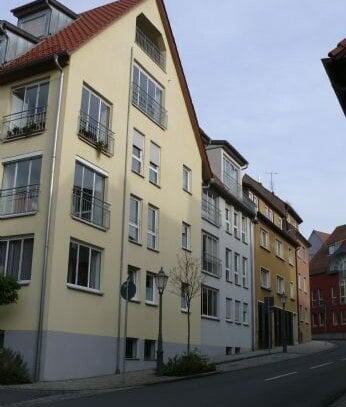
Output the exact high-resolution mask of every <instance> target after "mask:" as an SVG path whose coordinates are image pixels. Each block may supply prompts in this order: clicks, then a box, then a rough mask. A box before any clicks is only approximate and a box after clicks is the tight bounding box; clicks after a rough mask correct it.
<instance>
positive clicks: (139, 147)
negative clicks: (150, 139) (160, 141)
mask: <svg viewBox="0 0 346 407" xmlns="http://www.w3.org/2000/svg"><path fill="white" fill-rule="evenodd" d="M144 146H145V136H144V134H142V133H141V132H139V131H138V130H136V129H133V142H132V160H131V171H132V172H134V173H135V174H139V175H143V173H144ZM135 152H138V154H136V153H135ZM134 162H135V163H137V164H138V166H139V171H137V169H136V165H134Z"/></svg>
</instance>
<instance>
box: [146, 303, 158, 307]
mask: <svg viewBox="0 0 346 407" xmlns="http://www.w3.org/2000/svg"><path fill="white" fill-rule="evenodd" d="M145 305H148V307H155V308H157V307H158V305H157V304H156V303H155V302H150V301H145Z"/></svg>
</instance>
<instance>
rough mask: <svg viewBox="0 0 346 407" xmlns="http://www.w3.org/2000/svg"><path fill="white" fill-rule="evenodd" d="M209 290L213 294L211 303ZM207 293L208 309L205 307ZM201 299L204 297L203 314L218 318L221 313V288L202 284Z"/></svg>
mask: <svg viewBox="0 0 346 407" xmlns="http://www.w3.org/2000/svg"><path fill="white" fill-rule="evenodd" d="M209 292H210V293H211V296H212V302H211V304H209V295H208V293H209ZM206 294H207V299H206V309H205V307H204V305H205V304H204V298H205V295H206ZM201 299H202V304H201V314H202V316H203V317H207V318H214V319H217V318H218V315H219V290H217V289H215V288H212V287H208V286H205V285H202V295H201ZM205 310H206V311H207V312H206V313H205V312H204V311H205Z"/></svg>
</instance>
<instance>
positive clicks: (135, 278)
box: [127, 265, 140, 300]
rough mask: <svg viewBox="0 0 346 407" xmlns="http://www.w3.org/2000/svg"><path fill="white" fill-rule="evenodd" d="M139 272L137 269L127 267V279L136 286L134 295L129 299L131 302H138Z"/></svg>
mask: <svg viewBox="0 0 346 407" xmlns="http://www.w3.org/2000/svg"><path fill="white" fill-rule="evenodd" d="M139 270H140V269H139V268H138V267H134V266H130V265H129V266H128V267H127V275H128V278H129V280H130V281H131V282H132V283H133V284H134V285H135V286H136V294H135V295H134V297H132V298H131V300H138V298H139V281H140V278H139Z"/></svg>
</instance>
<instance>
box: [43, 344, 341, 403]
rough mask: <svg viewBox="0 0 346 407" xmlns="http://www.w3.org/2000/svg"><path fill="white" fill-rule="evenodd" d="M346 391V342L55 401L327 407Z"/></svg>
mask: <svg viewBox="0 0 346 407" xmlns="http://www.w3.org/2000/svg"><path fill="white" fill-rule="evenodd" d="M345 392H346V344H345V343H340V344H339V347H338V348H336V349H333V350H330V351H326V352H322V353H318V354H314V355H309V356H304V357H300V358H296V359H291V360H286V361H282V362H279V363H273V364H267V365H263V366H258V367H256V366H253V367H248V368H245V365H244V369H242V370H238V371H231V372H226V373H223V374H217V375H213V376H208V377H203V378H196V379H192V380H186V381H180V382H173V383H166V384H160V385H154V386H146V387H142V388H133V389H128V390H121V391H120V390H118V391H112V392H108V393H103V394H98V395H95V396H88V397H82V398H78V399H74V400H64V401H60V402H53V403H50V404H49V405H50V406H53V407H95V406H102V407H108V406H112V407H114V406H119V405H121V406H129V407H135V406H141V407H146V406H148V407H163V406H164V407H197V406H198V407H206V406H208V407H214V406H215V407H224V406H225V407H226V406H227V407H230V406H236V407H238V406H239V407H246V406H256V407H261V406H263V407H274V406H275V407H278V406H279V407H286V406H290V407H303V406H304V407H307V406H309V407H326V406H329V405H330V404H331V403H332V402H333V401H334V400H335V399H336V398H338V397H339V396H341V395H342V394H344V393H345Z"/></svg>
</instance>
